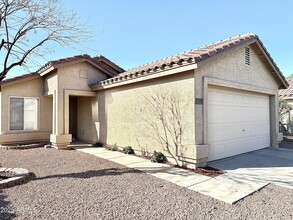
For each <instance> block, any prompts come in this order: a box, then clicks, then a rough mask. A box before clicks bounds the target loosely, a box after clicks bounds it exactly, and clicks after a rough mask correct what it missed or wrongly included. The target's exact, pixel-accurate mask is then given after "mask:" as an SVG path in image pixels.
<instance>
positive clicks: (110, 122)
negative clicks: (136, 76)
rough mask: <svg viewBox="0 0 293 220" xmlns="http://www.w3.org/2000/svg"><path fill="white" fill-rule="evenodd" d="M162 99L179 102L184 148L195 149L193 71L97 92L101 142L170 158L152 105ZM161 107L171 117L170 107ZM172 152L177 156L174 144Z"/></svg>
mask: <svg viewBox="0 0 293 220" xmlns="http://www.w3.org/2000/svg"><path fill="white" fill-rule="evenodd" d="M163 96H165V97H166V98H168V99H169V98H170V97H172V96H173V97H176V98H178V100H180V101H179V103H180V104H179V105H180V106H181V111H182V112H181V113H182V114H181V115H182V120H181V121H182V128H183V135H182V145H184V146H185V147H194V78H193V71H189V72H182V73H180V74H176V75H171V76H166V77H161V78H157V79H152V80H147V81H144V82H139V83H135V84H129V85H125V86H121V87H116V88H112V89H107V90H104V91H98V100H99V105H100V106H99V113H100V115H99V123H100V137H99V139H100V141H101V142H104V143H107V144H117V145H118V146H122V147H124V146H131V147H133V148H134V149H136V150H141V149H142V148H143V149H145V150H147V151H148V152H150V153H153V151H154V150H156V151H162V152H164V153H165V154H166V155H168V153H167V151H166V150H164V146H163V145H164V144H162V143H161V142H160V141H159V139H160V138H161V137H164V134H163V129H162V125H161V124H160V120H159V119H158V116H157V115H156V114H155V112H153V111H152V110H151V109H152V108H151V106H150V105H151V103H150V102H149V101H150V100H152V98H153V97H157V99H156V100H152V102H153V101H154V102H153V103H156V102H157V104H158V103H162V102H160V101H162V97H163ZM148 100H149V101H148ZM162 108H165V110H164V111H166V115H165V116H166V117H170V111H169V110H168V109H167V108H168V106H167V105H166V106H165V107H162ZM168 112H169V113H168ZM169 120H171V118H169ZM153 122H157V124H156V125H155V126H159V130H160V133H159V134H158V133H156V131H155V130H156V129H154V127H153V126H154V124H152V123H153ZM169 138H171V137H170V136H169ZM170 143H172V141H171V139H170ZM170 149H172V152H173V153H175V149H174V145H173V147H172V148H170ZM168 156H169V155H168Z"/></svg>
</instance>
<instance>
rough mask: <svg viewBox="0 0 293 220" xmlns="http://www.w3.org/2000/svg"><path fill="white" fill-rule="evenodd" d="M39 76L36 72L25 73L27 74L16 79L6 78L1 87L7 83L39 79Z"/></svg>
mask: <svg viewBox="0 0 293 220" xmlns="http://www.w3.org/2000/svg"><path fill="white" fill-rule="evenodd" d="M39 76H40V75H39V74H38V73H36V72H33V73H27V74H23V75H21V76H16V77H12V78H7V79H4V80H2V81H1V83H0V84H1V85H4V84H7V83H10V82H14V81H17V80H22V79H30V78H37V77H39Z"/></svg>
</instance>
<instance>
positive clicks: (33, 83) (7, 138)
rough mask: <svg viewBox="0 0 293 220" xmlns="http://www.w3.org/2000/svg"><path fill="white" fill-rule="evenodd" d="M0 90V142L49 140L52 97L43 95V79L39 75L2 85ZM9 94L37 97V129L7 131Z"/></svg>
mask: <svg viewBox="0 0 293 220" xmlns="http://www.w3.org/2000/svg"><path fill="white" fill-rule="evenodd" d="M1 90H2V91H1V135H0V143H1V144H4V143H10V142H19V141H22V142H25V141H38V140H49V136H50V134H51V131H52V98H50V97H44V96H43V79H42V78H41V77H39V78H36V79H31V80H28V81H25V82H19V83H17V82H16V83H13V84H10V85H3V86H2V88H1ZM11 96H16V97H34V98H39V130H36V131H9V97H11ZM16 134H17V135H16Z"/></svg>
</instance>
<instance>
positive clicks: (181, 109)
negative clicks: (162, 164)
mask: <svg viewBox="0 0 293 220" xmlns="http://www.w3.org/2000/svg"><path fill="white" fill-rule="evenodd" d="M143 99H144V103H145V105H143V107H142V108H141V109H140V112H141V114H139V115H140V118H142V119H143V120H144V121H145V122H146V123H147V124H148V125H149V126H150V127H151V128H152V131H153V132H154V134H155V136H154V137H153V138H154V139H155V140H157V142H158V143H159V144H161V146H162V147H163V150H164V151H167V152H168V153H169V155H171V157H172V158H173V159H174V160H175V161H176V164H177V165H179V163H178V158H177V156H176V155H177V154H178V149H179V147H180V146H181V145H182V140H183V134H184V131H185V124H184V120H183V117H184V113H185V108H186V104H184V101H183V98H182V97H181V94H180V92H179V91H169V92H166V91H161V90H155V91H152V92H149V93H148V94H147V95H144V96H143Z"/></svg>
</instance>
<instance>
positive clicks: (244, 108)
mask: <svg viewBox="0 0 293 220" xmlns="http://www.w3.org/2000/svg"><path fill="white" fill-rule="evenodd" d="M287 86H288V83H287V81H286V79H285V78H284V77H283V75H282V73H281V72H280V70H279V68H278V67H277V66H276V64H275V63H274V61H273V59H272V58H271V56H270V54H269V53H268V51H267V50H266V48H265V47H264V45H263V44H262V42H261V41H260V39H259V38H258V36H257V35H255V34H251V33H248V34H244V35H239V36H236V37H233V38H229V39H226V40H222V41H219V42H217V43H213V44H211V45H208V46H204V47H201V48H198V49H194V50H190V51H187V52H184V53H181V54H177V55H175V56H171V57H168V58H165V59H161V60H157V61H154V62H152V63H148V64H145V65H142V66H139V67H137V68H134V69H130V70H128V71H125V70H123V69H122V68H121V67H119V66H118V65H116V64H114V63H113V62H111V61H110V60H109V59H107V58H105V57H103V56H97V57H90V56H88V55H79V56H74V57H69V58H65V59H60V60H55V61H51V62H48V63H47V64H46V65H44V66H43V67H41V68H40V69H39V70H38V71H36V72H35V73H30V74H26V75H22V76H19V77H15V78H11V79H6V80H4V81H2V83H1V126H0V128H1V135H0V144H11V143H15V142H32V141H43V140H47V141H50V142H51V143H52V146H54V147H56V148H64V147H66V146H67V145H68V144H69V143H71V142H72V140H73V139H78V140H81V141H85V142H89V143H95V142H101V143H106V144H117V145H118V146H122V147H123V146H132V147H133V148H134V149H136V150H142V149H144V150H147V151H149V152H153V151H154V150H157V151H162V152H163V153H165V154H167V155H169V153H172V154H173V155H175V157H176V159H178V160H179V161H180V162H183V163H187V164H195V166H202V165H205V164H206V162H207V161H212V160H217V159H221V158H225V157H229V156H233V155H237V154H241V153H245V152H248V151H253V150H257V149H261V148H265V147H269V146H273V147H277V146H278V143H279V142H280V140H281V138H282V135H281V133H279V126H278V109H277V108H278V90H279V89H284V88H287ZM170 94H171V95H172V96H173V98H172V96H171V95H170ZM168 95H170V97H171V99H170V100H173V101H174V103H177V104H178V106H181V107H180V108H179V109H177V107H178V106H176V105H175V104H174V105H173V107H174V108H175V109H176V112H175V111H173V112H172V111H169V110H170V108H169V107H168V103H167V102H165V101H166V100H168ZM155 97H157V98H155ZM174 97H177V98H174ZM178 100H180V103H179V101H178ZM173 101H171V103H173ZM152 102H157V103H156V107H155V111H152V110H154V109H152V107H154V106H153V105H154V104H153V103H152ZM162 103H164V105H163V104H162ZM169 104H170V103H169ZM158 106H159V107H161V108H166V106H167V108H166V110H162V111H161V110H160V109H159V110H158V109H157V108H158ZM156 110H158V111H156ZM171 110H172V109H171ZM167 111H169V113H170V112H171V114H175V113H176V114H178V115H179V116H178V115H177V116H178V117H179V118H180V120H179V124H180V125H179V126H182V129H181V127H180V132H181V133H180V136H179V135H177V134H178V133H176V132H175V138H177V139H178V137H179V138H180V140H179V141H178V140H177V142H176V143H179V144H178V145H177V146H173V148H172V149H171V152H169V153H168V152H165V151H164V148H165V147H166V146H164V144H165V141H166V140H165V139H164V138H167V139H168V138H169V139H168V141H169V142H170V143H171V142H172V141H174V140H173V139H174V137H173V136H172V135H170V134H168V135H167V136H166V135H165V134H164V133H163V134H161V133H160V132H161V131H162V129H170V130H172V129H173V128H172V127H168V126H169V125H168V126H167V127H164V125H163V124H162V123H161V124H160V117H165V116H162V115H160V114H164V113H166V114H167ZM159 113H160V114H159ZM169 113H168V114H169ZM176 119H177V118H176ZM156 120H157V121H156ZM166 120H171V125H174V127H176V126H177V127H176V129H178V124H176V123H177V122H176V121H175V120H174V118H172V116H170V115H168V116H166ZM152 123H153V124H152ZM166 123H169V122H166ZM172 123H173V124H172ZM174 130H175V129H174ZM171 132H172V131H171ZM160 135H161V137H160ZM164 135H165V136H164ZM176 135H177V136H176ZM172 138H173V139H172ZM171 140H172V141H171ZM172 143H173V142H172Z"/></svg>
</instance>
